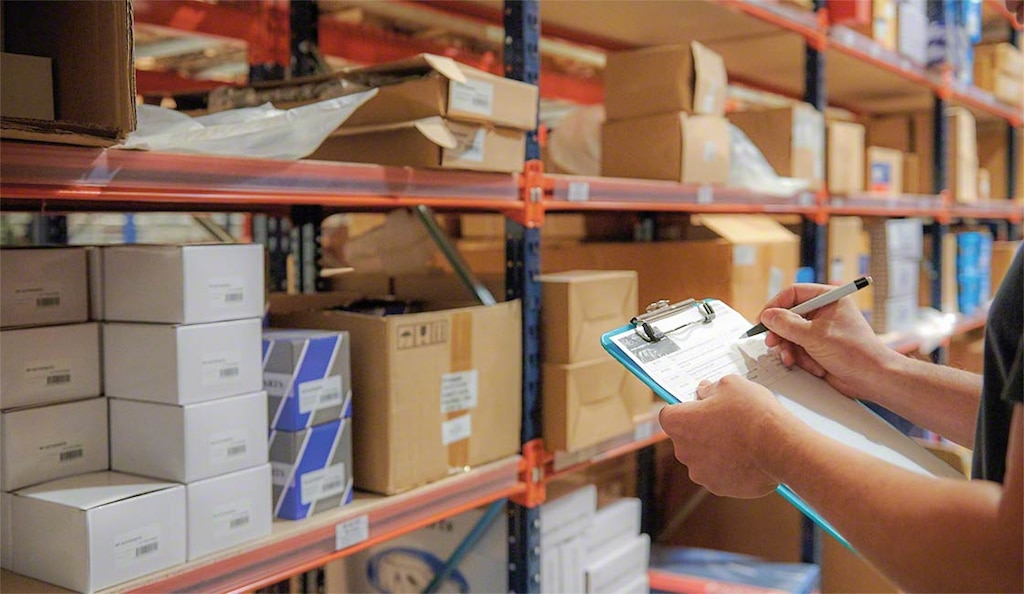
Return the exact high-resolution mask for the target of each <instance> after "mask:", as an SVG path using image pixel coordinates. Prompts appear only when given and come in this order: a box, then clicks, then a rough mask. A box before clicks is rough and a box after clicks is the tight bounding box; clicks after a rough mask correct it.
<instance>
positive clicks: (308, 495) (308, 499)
mask: <svg viewBox="0 0 1024 594" xmlns="http://www.w3.org/2000/svg"><path fill="white" fill-rule="evenodd" d="M346 482H347V481H346V480H345V465H344V464H335V465H334V466H328V467H327V468H323V469H321V470H314V471H313V472H307V473H306V474H304V475H302V505H309V504H310V503H313V502H315V501H319V500H320V499H324V498H326V497H333V496H334V495H341V494H342V493H344V492H345V487H346Z"/></svg>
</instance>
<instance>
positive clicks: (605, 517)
mask: <svg viewBox="0 0 1024 594" xmlns="http://www.w3.org/2000/svg"><path fill="white" fill-rule="evenodd" d="M640 514H641V505H640V500H639V499H637V498H635V497H626V498H623V499H617V500H615V501H613V502H611V503H609V504H607V505H604V506H602V507H601V508H599V509H598V510H597V513H595V514H594V518H593V520H592V521H591V522H590V523H589V524H588V525H587V527H586V530H585V531H584V533H583V541H584V551H585V555H586V556H585V561H584V570H583V571H584V580H585V584H586V591H587V592H618V593H620V594H634V593H639V592H648V591H650V586H649V584H648V580H647V566H648V564H649V561H650V553H651V539H650V537H649V536H648V535H646V534H643V533H642V532H640Z"/></svg>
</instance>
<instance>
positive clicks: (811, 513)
mask: <svg viewBox="0 0 1024 594" xmlns="http://www.w3.org/2000/svg"><path fill="white" fill-rule="evenodd" d="M633 328H634V326H633V325H632V324H626V325H625V326H621V327H619V328H616V329H615V330H611V331H610V332H605V333H604V334H602V335H601V346H602V347H604V350H606V351H608V354H609V355H611V356H612V357H614V358H615V360H616V361H618V362H619V363H621V364H622V365H623V366H624V367H625V368H626V369H628V370H629V372H630V373H632V374H633V375H635V376H636V377H638V378H639V379H640V381H642V382H643V383H645V384H647V387H649V388H650V389H651V390H654V393H655V394H657V395H658V397H659V398H661V399H662V400H664V401H665V402H667V403H669V404H679V403H680V402H681V401H680V400H679V399H678V398H676V397H675V396H674V395H673V394H672V393H671V392H669V391H668V390H666V389H665V388H664V387H663V386H662V385H661V384H659V383H658V382H657V381H655V379H654V378H652V377H651V376H650V375H648V374H647V372H646V371H644V370H643V369H642V368H641V367H640V366H639V365H637V363H636V361H634V360H633V359H632V358H630V356H629V355H627V354H626V353H625V352H623V350H622V349H620V348H619V345H617V344H615V343H614V342H613V341H612V336H618V335H619V334H622V333H623V332H630V331H632V330H633ZM775 491H776V492H777V493H778V494H779V495H781V496H782V498H783V499H785V500H786V501H788V502H789V503H790V504H791V505H792V506H793V507H795V508H797V509H798V510H800V513H802V514H804V515H805V516H807V517H808V518H810V519H811V521H813V522H814V523H815V524H817V525H818V526H819V527H820V528H821V529H822V530H824V531H825V532H826V533H828V534H829V535H830V536H832V538H834V539H836V540H837V541H839V543H840V544H842V545H843V546H844V547H846V548H848V549H850V550H851V551H853V552H854V553H856V552H857V549H855V548H853V545H851V544H850V542H849V541H848V540H846V538H844V537H843V535H842V534H839V531H837V530H836V529H835V528H833V527H832V525H831V524H829V523H828V522H827V521H826V520H825V518H822V517H821V515H819V514H818V512H816V511H815V510H814V508H812V507H811V506H810V505H808V504H807V502H806V501H804V500H803V499H801V498H800V497H799V496H798V495H797V494H796V493H794V492H793V490H792V489H790V488H789V487H788V486H786V485H779V486H778V487H776V489H775Z"/></svg>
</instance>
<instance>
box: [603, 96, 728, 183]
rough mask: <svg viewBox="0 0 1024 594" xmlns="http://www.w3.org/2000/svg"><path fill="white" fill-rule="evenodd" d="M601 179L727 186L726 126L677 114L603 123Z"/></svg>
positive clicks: (712, 119) (717, 120)
mask: <svg viewBox="0 0 1024 594" xmlns="http://www.w3.org/2000/svg"><path fill="white" fill-rule="evenodd" d="M601 175H604V176H609V177H637V178H642V179H664V180H669V181H678V182H683V183H693V184H725V183H727V182H728V181H729V122H728V121H727V120H726V119H725V118H723V117H720V116H709V115H695V116H691V115H687V114H686V113H683V112H676V113H668V114H660V115H653V116H645V117H639V118H635V119H630V120H615V121H608V122H605V123H604V125H603V127H602V130H601Z"/></svg>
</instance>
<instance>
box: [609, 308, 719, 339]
mask: <svg viewBox="0 0 1024 594" xmlns="http://www.w3.org/2000/svg"><path fill="white" fill-rule="evenodd" d="M687 308H692V309H695V310H697V313H699V314H700V318H698V319H696V320H690V321H687V322H684V323H682V324H680V325H678V326H676V327H674V328H671V329H669V330H660V329H658V328H656V327H655V326H654V324H655V323H657V322H659V321H662V320H665V319H668V318H670V317H672V316H674V315H676V314H679V313H682V312H683V310H685V309H687ZM714 319H715V310H714V308H712V307H711V303H709V302H708V301H705V300H700V301H697V300H696V299H687V300H685V301H679V302H677V303H672V304H669V301H668V300H667V299H662V300H661V301H655V302H654V303H652V304H650V305H648V306H647V310H646V312H645V313H642V314H640V315H638V316H636V317H634V318H633V319H631V320H630V321H629V323H630V324H633V330H634V331H635V332H636V333H637V335H638V336H640V338H642V339H644V340H646V341H647V342H658V341H659V340H661V339H662V338H665V335H666V334H668V333H670V332H676V331H677V330H682V329H683V328H686V327H688V326H693V325H695V324H710V323H711V321H712V320H714Z"/></svg>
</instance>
